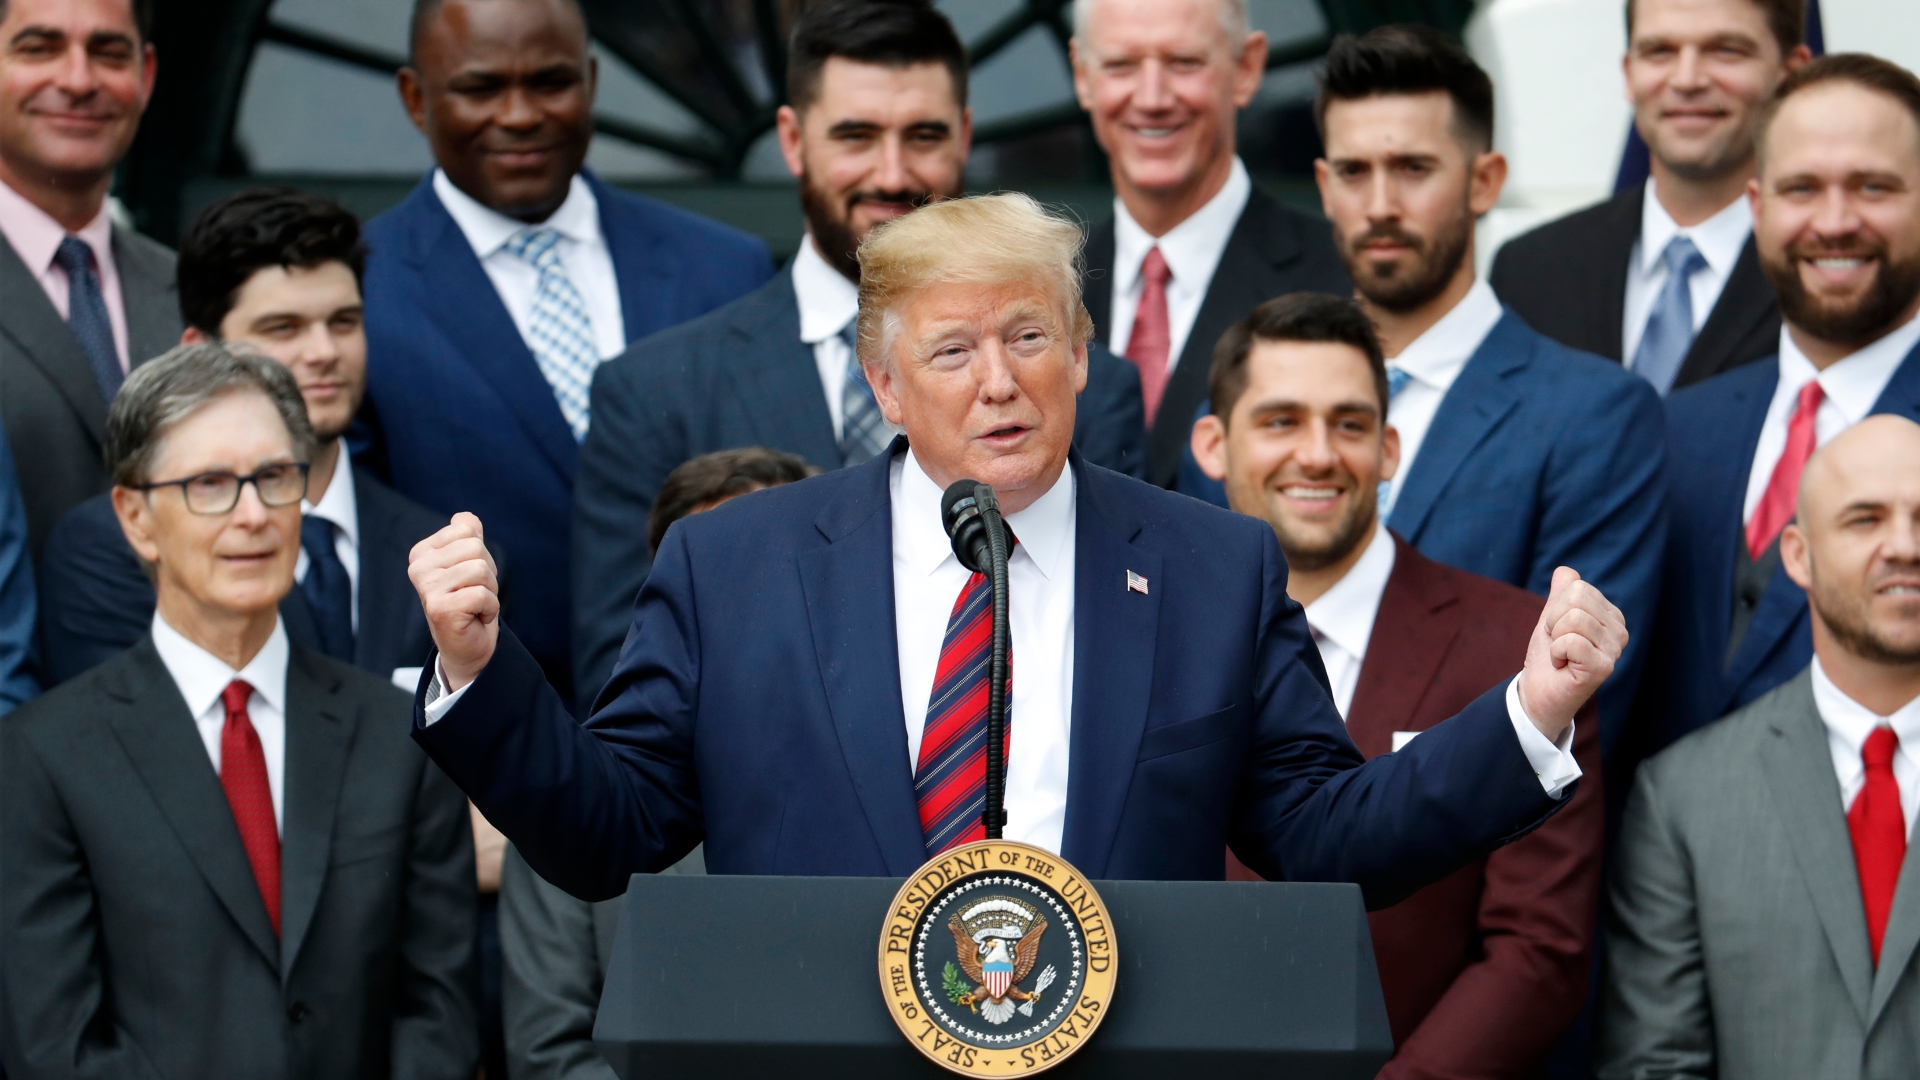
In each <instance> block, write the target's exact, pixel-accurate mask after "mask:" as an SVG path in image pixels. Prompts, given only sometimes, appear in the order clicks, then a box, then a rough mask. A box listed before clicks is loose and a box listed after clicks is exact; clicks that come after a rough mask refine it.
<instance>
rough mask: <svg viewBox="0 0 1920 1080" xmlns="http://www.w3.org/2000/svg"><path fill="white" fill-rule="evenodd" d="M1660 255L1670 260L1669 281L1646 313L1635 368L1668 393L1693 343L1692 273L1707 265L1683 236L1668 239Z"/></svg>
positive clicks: (1666, 260) (1634, 363)
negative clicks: (1645, 326) (1645, 324)
mask: <svg viewBox="0 0 1920 1080" xmlns="http://www.w3.org/2000/svg"><path fill="white" fill-rule="evenodd" d="M1660 258H1661V259H1662V260H1663V261H1664V262H1666V264H1667V283H1666V284H1665V285H1663V286H1661V287H1660V295H1659V296H1658V297H1656V298H1654V301H1653V310H1652V311H1651V312H1649V313H1648V315H1647V329H1646V332H1645V333H1643V334H1641V335H1640V347H1639V348H1638V349H1636V350H1634V353H1633V370H1634V373H1635V374H1637V375H1639V376H1640V377H1641V378H1643V379H1645V380H1647V381H1648V382H1650V383H1652V384H1653V388H1654V389H1655V390H1658V391H1659V392H1660V394H1661V395H1662V396H1665V395H1666V393H1667V391H1669V390H1671V389H1673V380H1674V378H1675V376H1677V375H1679V374H1680V364H1681V362H1682V361H1684V360H1686V358H1687V350H1688V349H1689V348H1692V347H1693V287H1692V286H1693V275H1695V274H1697V273H1699V272H1700V271H1702V270H1704V269H1706V267H1707V260H1706V257H1705V256H1704V255H1701V254H1700V249H1699V248H1696V247H1694V246H1693V241H1691V240H1689V239H1687V238H1686V237H1684V236H1676V237H1674V238H1673V239H1672V240H1671V241H1670V242H1668V244H1667V250H1666V252H1665V253H1664V254H1662V255H1661V256H1660Z"/></svg>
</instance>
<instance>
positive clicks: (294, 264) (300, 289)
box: [27, 189, 438, 689]
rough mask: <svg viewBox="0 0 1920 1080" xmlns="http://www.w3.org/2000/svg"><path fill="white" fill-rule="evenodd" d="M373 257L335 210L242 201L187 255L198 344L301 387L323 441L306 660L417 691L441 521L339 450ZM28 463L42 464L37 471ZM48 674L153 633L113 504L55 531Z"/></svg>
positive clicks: (347, 218) (303, 575)
mask: <svg viewBox="0 0 1920 1080" xmlns="http://www.w3.org/2000/svg"><path fill="white" fill-rule="evenodd" d="M365 262H366V252H365V249H364V248H363V247H362V246H361V243H360V225H359V222H357V221H356V220H354V217H353V215H352V214H350V213H348V212H347V210H346V209H345V208H343V207H341V206H340V205H339V204H338V203H335V202H333V201H332V200H329V199H323V198H319V197H318V196H313V195H303V194H300V193H297V192H292V191H284V190H266V189H261V190H253V191H244V192H240V193H238V194H236V195H233V196H230V197H228V198H226V199H223V200H221V201H220V202H218V203H215V204H214V205H212V206H210V207H208V208H207V209H206V211H205V212H204V213H202V214H201V215H200V217H199V218H198V219H197V220H196V221H195V222H194V223H193V225H192V227H191V228H189V229H188V231H187V235H186V237H185V238H184V240H183V241H182V243H181V252H180V307H181V312H182V314H183V315H184V316H185V320H186V322H187V330H186V333H185V335H184V340H185V341H187V342H201V341H220V342H227V343H230V344H244V345H246V346H247V347H248V348H250V349H252V350H254V351H256V352H259V353H263V354H265V355H266V356H268V357H269V358H271V359H274V360H277V361H279V362H280V363H281V364H283V365H285V366H286V367H287V369H288V370H290V371H292V372H293V374H294V378H295V379H296V380H297V381H298V383H299V385H300V392H301V395H302V397H304V398H305V400H306V403H307V415H308V417H309V418H310V420H311V422H312V424H313V428H314V432H315V435H316V437H317V438H318V439H319V442H318V444H317V449H316V450H315V453H314V459H313V462H312V465H311V468H310V471H309V475H308V478H307V496H306V500H305V506H306V514H305V518H304V521H303V524H302V526H301V541H302V543H301V557H300V560H299V564H298V565H297V566H296V567H295V579H296V581H297V582H298V587H297V588H294V589H292V590H291V591H289V592H288V593H287V596H286V598H285V599H284V600H283V601H282V603H281V614H282V615H283V616H284V617H285V619H286V625H287V633H288V634H289V635H290V636H291V637H292V639H293V641H294V642H295V644H299V645H304V646H306V647H308V648H311V649H315V650H318V651H320V652H324V653H326V654H327V655H329V656H332V657H333V658H334V659H336V660H344V661H347V662H348V663H353V664H358V665H359V666H361V667H363V668H366V669H367V670H369V671H372V672H374V673H375V674H377V675H380V676H381V677H383V678H394V679H397V680H399V681H401V682H403V683H404V685H406V686H407V687H408V688H409V689H411V688H412V685H413V682H414V680H416V679H417V676H418V674H419V667H420V665H421V664H422V663H423V662H424V661H425V657H426V655H427V652H428V650H429V649H430V647H431V642H430V639H429V638H428V636H427V623H426V618H425V616H423V615H422V614H421V613H420V604H419V602H418V601H417V600H416V599H415V597H414V591H413V586H412V584H411V583H410V582H408V581H407V552H408V551H409V550H410V549H411V548H412V547H413V545H414V544H415V543H416V542H418V541H419V540H421V539H422V538H424V537H427V536H430V535H432V534H433V532H434V531H435V529H436V528H438V525H437V520H438V519H437V515H435V514H433V513H431V512H429V511H428V510H426V509H425V508H424V507H421V506H419V505H418V504H416V503H414V502H412V501H411V500H409V499H407V498H406V497H404V496H402V495H400V494H398V493H396V492H395V491H393V489H391V488H389V487H387V486H386V485H385V484H382V483H381V482H380V481H379V480H378V479H376V478H374V477H373V476H372V475H371V474H369V473H368V472H367V471H366V470H364V469H361V468H358V467H356V466H354V465H353V463H352V462H351V461H350V460H349V455H348V453H347V448H346V445H345V443H344V441H343V440H342V439H341V437H340V436H341V434H342V433H343V432H345V431H346V429H347V425H348V424H349V423H350V422H351V421H352V420H353V416H354V411H355V410H356V409H358V408H359V406H360V400H361V398H362V397H363V396H364V394H365V392H366V386H367V339H366V335H365V333H364V332H363V330H362V329H361V322H360V274H361V270H362V268H363V266H364V264H365ZM27 460H32V459H31V458H29V459H27ZM41 581H42V586H41V588H42V595H43V602H42V607H41V610H42V611H43V613H44V615H43V620H44V627H45V630H44V637H45V643H46V652H47V668H48V671H49V673H50V675H51V678H52V680H53V681H64V680H66V679H70V678H72V677H74V676H75V675H78V674H80V673H81V672H83V671H86V670H87V669H88V668H91V667H93V666H94V665H96V664H99V663H101V662H103V661H105V660H107V659H108V658H110V657H112V656H115V655H117V654H119V653H120V652H121V651H122V650H124V649H126V648H127V647H129V646H131V645H132V644H133V643H134V642H136V641H138V640H140V638H141V637H142V636H143V635H144V634H145V633H146V632H147V624H148V623H149V622H150V621H151V618H152V615H153V604H154V593H153V586H152V585H151V584H150V583H149V582H148V580H147V577H146V575H144V574H142V573H141V571H140V565H139V562H138V561H137V560H136V559H135V558H134V553H133V551H132V549H131V548H129V547H128V546H127V541H126V539H125V537H123V536H122V535H121V530H120V523H119V521H117V520H116V519H115V517H114V513H113V506H112V503H111V502H110V500H109V497H108V496H107V495H105V494H102V495H99V496H96V497H94V498H92V499H89V500H88V501H86V502H84V503H82V504H80V506H79V507H77V508H76V509H74V510H73V512H71V513H70V514H68V515H67V516H66V517H65V518H63V519H62V520H61V522H60V523H59V525H58V526H56V527H55V528H54V530H53V542H52V543H51V544H50V545H49V547H48V550H47V552H46V554H45V555H44V557H43V559H42V568H41Z"/></svg>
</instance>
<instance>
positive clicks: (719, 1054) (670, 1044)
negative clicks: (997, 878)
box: [594, 875, 1393, 1080]
mask: <svg viewBox="0 0 1920 1080" xmlns="http://www.w3.org/2000/svg"><path fill="white" fill-rule="evenodd" d="M1094 886H1095V888H1096V889H1098V890H1099V893H1100V895H1101V897H1102V898H1103V899H1104V900H1105V901H1106V904H1107V907H1108V909H1109V911H1110V912H1111V914H1112V918H1113V923H1114V938H1115V941H1116V946H1117V949H1116V951H1117V953H1118V956H1119V960H1120V964H1119V978H1118V983H1117V985H1116V986H1115V988H1114V998H1113V1007H1112V1010H1111V1012H1110V1013H1109V1014H1108V1016H1107V1017H1106V1019H1105V1021H1104V1022H1103V1024H1102V1026H1101V1028H1100V1030H1099V1031H1098V1032H1097V1033H1096V1034H1095V1035H1094V1036H1093V1038H1092V1040H1091V1041H1090V1043H1089V1044H1088V1045H1087V1047H1086V1048H1085V1050H1084V1051H1083V1052H1082V1053H1080V1054H1078V1055H1076V1056H1074V1057H1073V1058H1072V1059H1071V1060H1069V1061H1067V1062H1066V1063H1064V1064H1062V1065H1060V1066H1058V1067H1056V1068H1054V1069H1052V1070H1050V1071H1048V1072H1047V1073H1046V1075H1047V1076H1048V1078H1049V1080H1052V1078H1054V1077H1060V1078H1066V1077H1089V1076H1093V1077H1101V1078H1107V1077H1115V1078H1123V1080H1124V1078H1131V1077H1140V1078H1146V1077H1152V1078H1153V1080H1165V1078H1166V1077H1168V1076H1207V1077H1209V1078H1218V1080H1229V1078H1235V1077H1256V1076H1257V1077H1276V1076H1285V1077H1298V1078H1303V1080H1345V1078H1353V1080H1364V1078H1370V1077H1372V1076H1373V1075H1374V1074H1375V1073H1377V1072H1378V1071H1379V1069H1380V1066H1381V1065H1382V1064H1383V1063H1384V1062H1385V1061H1386V1060H1387V1058H1388V1057H1389V1056H1390V1055H1391V1054H1392V1052H1393V1038H1392V1036H1391V1034H1389V1032H1388V1028H1387V1012H1386V1003H1385V1001H1384V999H1383V998H1382V997H1381V994H1380V979H1379V975H1378V973H1377V971H1376V969H1375V967H1374V959H1373V943H1372V939H1371V938H1370V937H1369V935H1368V933H1367V919H1366V912H1365V910H1364V908H1363V905H1362V903H1361V899H1360V890H1359V888H1358V887H1357V886H1353V885H1331V884H1282V883H1273V884H1255V883H1243V882H1233V883H1226V882H1154V881H1101V882H1095V883H1094ZM899 887H900V882H899V881H895V880H892V879H887V878H790V877H689V876H679V875H668V876H650V875H635V876H634V878H633V882H632V884H631V886H630V887H629V888H628V890H627V899H626V905H625V907H624V909H623V910H622V912H621V918H620V931H619V934H618V936H617V937H616V939H615V942H614V947H613V954H612V958H611V960H610V962H609V965H608V970H607V979H606V988H605V991H604V993H603V994H602V997H601V1000H600V1013H599V1019H598V1021H597V1022H596V1024H595V1027H594V1041H595V1042H596V1043H597V1044H598V1045H599V1047H600V1050H601V1053H603V1054H604V1055H605V1056H606V1059H607V1061H608V1062H609V1063H610V1064H611V1065H612V1066H613V1069H614V1071H615V1072H616V1073H618V1074H619V1075H620V1076H621V1077H622V1078H624V1080H642V1078H645V1080H678V1078H682V1077H685V1078H694V1077H698V1078H701V1080H731V1078H735V1077H739V1078H749V1077H751V1078H755V1080H758V1078H762V1077H775V1078H779V1080H810V1078H814V1077H819V1078H822V1080H825V1078H828V1077H831V1078H833V1080H892V1078H894V1077H912V1078H916V1080H930V1078H934V1077H944V1076H951V1075H952V1074H949V1073H946V1072H944V1071H943V1070H942V1069H940V1068H939V1067H938V1066H936V1065H934V1064H933V1063H931V1062H929V1061H927V1060H926V1059H925V1058H923V1057H921V1056H920V1054H918V1053H917V1052H916V1051H915V1050H914V1049H913V1048H912V1047H911V1046H910V1045H909V1044H908V1043H907V1040H906V1039H905V1038H904V1037H903V1036H902V1035H901V1034H900V1030H899V1028H897V1027H895V1026H894V1022H893V1020H892V1019H891V1018H890V1017H889V1015H888V1013H887V1011H886V1007H885V1004H884V1003H883V1000H882V996H881V990H880V984H879V980H878V979H877V977H876V974H875V968H874V955H875V948H876V945H877V943H878V941H879V935H880V932H881V927H882V924H883V921H884V920H885V918H886V915H887V912H888V908H889V905H890V903H891V902H892V900H893V896H894V893H895V891H896V890H897V889H898V888H899Z"/></svg>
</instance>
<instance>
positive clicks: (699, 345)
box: [573, 265, 1147, 702]
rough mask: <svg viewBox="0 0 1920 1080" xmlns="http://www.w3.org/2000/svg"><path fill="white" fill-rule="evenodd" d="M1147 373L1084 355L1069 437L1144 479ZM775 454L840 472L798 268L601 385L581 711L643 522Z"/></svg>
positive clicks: (632, 584) (610, 633)
mask: <svg viewBox="0 0 1920 1080" xmlns="http://www.w3.org/2000/svg"><path fill="white" fill-rule="evenodd" d="M1145 417H1146V408H1145V406H1144V405H1142V404H1141V399H1140V372H1139V370H1138V369H1137V368H1135V367H1134V366H1133V365H1132V364H1130V363H1127V362H1126V361H1124V360H1121V359H1119V358H1118V357H1116V356H1114V355H1113V354H1112V353H1110V352H1108V351H1107V350H1106V348H1105V347H1104V346H1101V345H1097V344H1095V345H1090V346H1089V347H1088V349H1087V388H1086V389H1085V390H1083V391H1081V393H1080V400H1079V408H1078V410H1077V412H1076V413H1075V415H1074V425H1073V439H1074V445H1075V446H1077V447H1078V448H1079V450H1080V452H1081V454H1083V455H1084V456H1085V457H1086V459H1087V460H1088V461H1091V462H1093V463H1094V464H1096V465H1101V466H1104V467H1106V468H1109V469H1112V470H1114V471H1115V472H1122V473H1126V474H1128V475H1131V476H1141V477H1144V476H1145V473H1146V458H1147V429H1146V419H1145ZM741 446H769V447H772V448H773V449H775V450H784V451H786V452H787V453H790V454H798V455H799V456H801V457H803V458H805V459H806V460H807V461H809V462H811V463H812V464H814V465H816V466H818V467H819V468H821V469H825V470H832V469H837V468H839V467H840V447H839V445H838V444H837V443H836V442H835V441H834V437H833V417H832V416H831V415H830V414H829V413H828V412H827V401H826V398H825V396H824V395H822V394H821V392H820V373H819V367H818V365H816V364H815V362H814V358H813V347H812V346H810V345H808V344H806V343H805V342H803V341H801V340H800V307H799V303H798V301H797V300H796V299H795V298H794V293H793V273H792V267H791V265H789V266H788V268H787V269H784V270H782V271H781V272H780V273H778V274H775V275H774V277H773V280H771V281H769V282H767V283H766V284H765V285H763V286H761V287H760V288H759V289H758V290H757V291H755V292H753V293H750V294H748V295H746V296H743V297H741V298H740V299H738V300H736V301H734V302H733V303H731V304H728V305H727V306H726V307H723V308H721V309H719V310H718V311H713V312H710V313H708V314H706V315H703V316H701V317H700V318H698V319H695V320H693V321H691V322H688V323H685V324H683V325H680V326H676V327H674V328H673V329H671V330H667V331H664V332H662V333H659V334H655V335H654V336H653V337H650V338H648V339H647V340H645V341H642V342H640V343H639V344H637V345H635V346H634V347H633V348H632V349H629V350H628V351H627V353H626V355H624V356H621V357H618V358H616V359H614V360H609V361H608V362H606V363H604V364H602V365H600V369H599V370H598V371H596V372H595V373H594V377H593V428H592V430H591V431H589V432H588V433H587V439H586V442H585V443H583V444H582V445H581V447H580V469H579V474H578V475H577V476H576V478H575V480H574V492H573V671H574V686H575V689H576V691H577V696H578V697H579V698H580V699H581V701H582V702H591V701H592V700H593V699H594V697H595V696H597V695H598V693H599V691H600V688H601V687H602V686H604V685H605V684H606V681H607V676H608V675H610V674H611V673H612V672H613V664H614V661H615V660H616V659H618V658H619V655H620V643H621V642H622V641H625V640H626V637H627V627H628V626H629V625H631V624H632V622H633V598H634V597H635V596H636V595H637V594H638V593H639V592H640V583H641V582H643V581H645V580H646V579H647V568H648V567H649V566H651V565H652V561H653V560H652V557H651V554H650V553H649V552H648V551H647V515H648V514H650V513H652V512H653V501H654V499H655V498H656V497H657V496H658V495H659V493H660V487H661V485H662V484H664V483H666V479H667V474H668V473H670V472H672V471H673V470H674V468H675V467H677V466H678V465H680V464H681V463H682V462H685V461H688V460H690V459H692V458H696V457H699V456H700V455H701V454H707V453H712V452H713V451H716V450H730V449H733V448H735V447H741Z"/></svg>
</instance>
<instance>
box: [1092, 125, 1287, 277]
mask: <svg viewBox="0 0 1920 1080" xmlns="http://www.w3.org/2000/svg"><path fill="white" fill-rule="evenodd" d="M1252 195H1253V180H1252V179H1251V178H1250V177H1248V175H1247V167H1246V165H1245V164H1244V163H1242V162H1241V160H1240V158H1239V156H1238V155H1235V156H1234V159H1233V170H1232V171H1231V172H1229V173H1228V174H1227V182H1226V184H1225V185H1224V186H1223V187H1221V189H1220V190H1219V191H1218V192H1216V193H1215V194H1214V196H1213V198H1211V199H1208V200H1207V202H1206V205H1205V206H1202V207H1201V208H1200V209H1198V210H1195V211H1194V212H1193V213H1192V215H1190V216H1189V217H1188V218H1187V219H1186V220H1185V221H1182V222H1181V223H1180V224H1178V225H1175V226H1174V227H1173V228H1171V229H1169V230H1167V234H1166V235H1165V236H1161V237H1154V236H1153V235H1151V234H1150V233H1148V232H1147V230H1146V229H1144V228H1141V227H1140V223H1139V222H1137V221H1135V220H1133V215H1132V214H1130V213H1128V212H1127V205H1126V204H1125V203H1123V202H1121V201H1120V199H1119V197H1118V196H1115V197H1114V200H1113V288H1114V291H1115V292H1121V293H1124V292H1128V291H1130V290H1131V289H1132V288H1133V286H1134V283H1135V282H1137V281H1139V280H1140V261H1141V260H1142V259H1145V258H1146V257H1147V250H1148V249H1149V248H1153V247H1158V248H1159V249H1160V254H1161V256H1162V257H1163V258H1165V259H1166V260H1167V269H1168V270H1171V271H1172V272H1173V280H1175V281H1178V282H1183V283H1188V282H1191V283H1196V284H1197V283H1198V282H1202V281H1206V280H1208V279H1209V278H1211V277H1212V276H1213V271H1214V268H1215V267H1216V266H1218V265H1219V264H1220V253H1221V252H1223V251H1225V250H1226V248H1227V241H1228V240H1229V239H1230V238H1231V237H1232V236H1233V227H1234V226H1235V225H1236V224H1238V223H1239V221H1240V215H1241V214H1243V213H1245V212H1246V209H1247V200H1248V199H1249V198H1251V197H1252Z"/></svg>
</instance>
